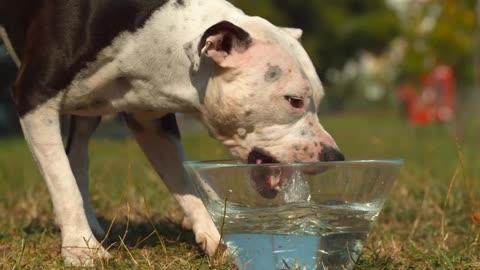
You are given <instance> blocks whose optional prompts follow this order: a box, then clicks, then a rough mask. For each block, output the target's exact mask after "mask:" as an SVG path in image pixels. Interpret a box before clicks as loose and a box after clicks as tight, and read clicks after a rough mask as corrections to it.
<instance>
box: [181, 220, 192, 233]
mask: <svg viewBox="0 0 480 270" xmlns="http://www.w3.org/2000/svg"><path fill="white" fill-rule="evenodd" d="M182 228H183V229H184V230H187V231H192V230H193V222H192V220H191V219H190V218H189V217H187V216H184V217H183V220H182Z"/></svg>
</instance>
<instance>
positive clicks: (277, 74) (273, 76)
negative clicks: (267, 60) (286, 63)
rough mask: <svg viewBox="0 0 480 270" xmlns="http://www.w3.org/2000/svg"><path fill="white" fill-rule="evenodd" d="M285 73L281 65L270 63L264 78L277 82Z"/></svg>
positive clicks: (267, 80)
mask: <svg viewBox="0 0 480 270" xmlns="http://www.w3.org/2000/svg"><path fill="white" fill-rule="evenodd" d="M282 74H283V70H282V69H281V68H280V67H279V66H272V65H270V64H268V70H267V72H265V76H264V79H265V81H266V82H270V83H271V82H276V81H278V80H279V79H280V78H281V77H282Z"/></svg>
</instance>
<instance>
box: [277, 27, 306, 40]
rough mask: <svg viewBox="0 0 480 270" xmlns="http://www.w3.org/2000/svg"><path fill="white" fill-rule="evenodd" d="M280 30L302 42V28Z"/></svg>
mask: <svg viewBox="0 0 480 270" xmlns="http://www.w3.org/2000/svg"><path fill="white" fill-rule="evenodd" d="M280 29H282V30H283V31H285V32H286V33H287V34H288V35H290V36H291V37H293V38H294V39H296V40H300V39H301V38H302V36H303V30H302V29H300V28H290V27H280Z"/></svg>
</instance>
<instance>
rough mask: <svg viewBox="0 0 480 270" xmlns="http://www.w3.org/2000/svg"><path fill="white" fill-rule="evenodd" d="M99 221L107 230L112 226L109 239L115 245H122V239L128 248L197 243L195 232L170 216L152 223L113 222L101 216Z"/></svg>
mask: <svg viewBox="0 0 480 270" xmlns="http://www.w3.org/2000/svg"><path fill="white" fill-rule="evenodd" d="M99 221H100V224H101V225H102V227H103V228H104V229H105V231H107V230H108V228H109V227H110V226H111V228H110V232H109V233H108V238H107V240H108V242H110V243H114V244H115V246H117V245H120V244H121V242H122V241H123V243H124V244H125V246H126V247H127V248H146V247H157V246H162V245H166V246H168V245H171V244H172V245H173V244H175V245H177V244H179V243H186V244H189V245H195V236H194V235H193V232H192V231H187V230H185V229H183V228H182V226H180V224H178V222H175V221H173V220H170V219H168V218H161V219H155V220H154V221H152V223H150V222H149V221H140V222H136V221H129V222H128V221H126V220H122V221H118V222H117V221H115V222H113V224H112V220H109V219H105V218H103V217H99Z"/></svg>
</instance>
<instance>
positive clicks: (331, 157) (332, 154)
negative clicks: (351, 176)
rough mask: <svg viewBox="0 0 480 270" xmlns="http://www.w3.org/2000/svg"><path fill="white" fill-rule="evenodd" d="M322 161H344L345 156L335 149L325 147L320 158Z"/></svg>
mask: <svg viewBox="0 0 480 270" xmlns="http://www.w3.org/2000/svg"><path fill="white" fill-rule="evenodd" d="M318 158H319V159H320V161H344V160H345V156H344V155H343V154H342V153H341V152H340V151H339V150H338V149H337V148H334V147H330V146H327V147H323V149H322V152H320V155H319V157H318Z"/></svg>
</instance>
